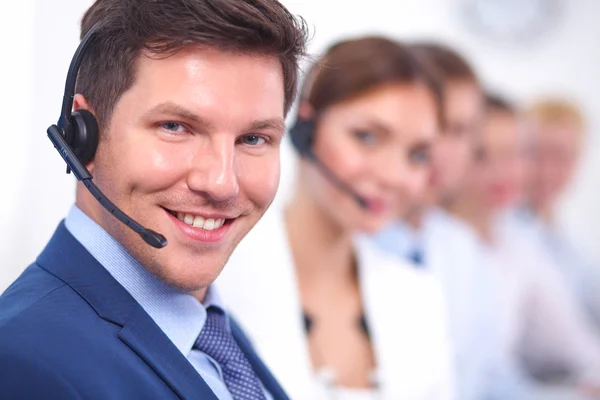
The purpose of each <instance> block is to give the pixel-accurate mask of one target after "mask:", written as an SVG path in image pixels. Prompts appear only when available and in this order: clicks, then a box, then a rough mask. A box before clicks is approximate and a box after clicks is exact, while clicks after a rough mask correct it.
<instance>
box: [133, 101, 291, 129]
mask: <svg viewBox="0 0 600 400" xmlns="http://www.w3.org/2000/svg"><path fill="white" fill-rule="evenodd" d="M154 114H165V115H170V116H173V117H177V118H181V119H183V120H186V121H189V122H193V123H195V124H198V125H202V126H203V127H205V128H208V129H210V128H212V127H213V125H212V124H211V123H210V122H208V121H206V120H205V119H203V118H202V117H200V116H199V115H198V114H196V113H194V112H193V111H191V110H189V109H187V108H185V107H183V106H181V105H179V104H176V103H173V102H170V101H169V102H165V103H160V104H158V105H156V106H154V107H152V108H151V109H150V110H149V111H147V112H146V113H145V114H144V117H145V118H146V119H150V118H152V117H153V116H154ZM265 129H273V130H276V131H278V132H282V133H283V132H284V131H285V122H284V120H283V118H280V117H275V118H268V119H264V120H255V121H253V122H252V123H251V124H250V125H249V126H248V130H250V131H252V130H265Z"/></svg>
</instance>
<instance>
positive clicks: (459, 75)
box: [411, 42, 479, 85]
mask: <svg viewBox="0 0 600 400" xmlns="http://www.w3.org/2000/svg"><path fill="white" fill-rule="evenodd" d="M411 47H412V49H413V51H414V52H415V54H417V56H418V57H419V58H421V59H422V60H424V61H425V62H427V63H429V64H431V66H432V68H435V70H436V72H437V74H438V75H439V77H440V79H441V80H442V81H443V82H444V84H446V83H448V82H449V81H466V82H471V83H474V84H476V85H479V79H478V77H477V73H476V72H475V69H474V68H473V66H472V65H471V64H470V63H469V62H468V61H467V60H466V59H465V57H463V56H462V55H461V54H459V53H458V52H457V51H456V50H453V49H452V48H450V47H449V46H446V45H443V44H440V43H430V42H417V43H413V44H412V46H411Z"/></svg>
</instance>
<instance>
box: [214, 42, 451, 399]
mask: <svg viewBox="0 0 600 400" xmlns="http://www.w3.org/2000/svg"><path fill="white" fill-rule="evenodd" d="M440 119H441V94H440V89H439V85H438V83H437V82H436V80H435V79H434V78H433V75H432V74H431V73H429V72H428V70H427V69H426V68H425V66H424V65H422V64H421V63H419V62H418V61H417V59H416V58H414V57H413V55H412V53H411V52H410V51H409V49H408V48H407V47H405V46H404V45H402V44H399V43H396V42H394V41H392V40H389V39H387V38H384V37H365V38H356V39H352V40H346V41H342V42H338V43H336V44H334V45H333V46H331V47H330V48H329V49H327V50H326V52H325V54H324V55H323V56H322V57H321V58H320V59H318V60H317V61H316V63H315V64H314V66H313V67H312V69H311V70H310V71H309V73H308V75H307V79H306V82H305V85H304V87H303V89H302V90H301V98H300V103H299V107H298V120H297V121H296V125H294V127H293V128H292V130H291V132H290V134H291V136H292V142H293V143H294V144H295V146H296V149H297V150H298V151H299V153H300V155H301V156H302V158H301V161H300V164H299V173H298V176H297V182H296V184H297V186H296V190H295V192H294V193H293V195H292V196H291V198H290V200H289V202H288V203H286V204H285V205H284V206H283V207H282V209H281V210H279V211H278V212H273V213H271V214H270V218H269V220H263V221H262V223H261V224H259V225H258V226H257V227H256V229H253V231H252V232H251V233H250V236H249V237H247V238H246V239H247V240H244V241H243V243H242V244H241V247H239V248H238V249H237V251H236V252H235V254H234V255H233V256H232V258H231V259H230V261H229V263H228V265H227V273H226V274H225V275H222V276H221V277H220V279H219V282H218V283H217V284H218V286H219V288H220V290H222V291H223V292H224V294H225V295H224V297H227V299H228V307H229V309H230V311H231V312H232V314H233V315H235V316H236V317H237V318H239V319H240V320H241V323H242V325H243V326H244V328H245V329H246V330H247V331H248V332H249V335H250V337H251V340H252V341H253V342H254V344H255V345H256V347H257V349H258V351H259V353H260V355H261V356H262V357H263V358H264V359H265V360H266V363H267V365H269V366H270V367H271V368H272V369H273V370H274V371H275V374H276V376H277V378H278V379H280V381H281V382H283V385H284V388H285V389H286V390H287V391H288V392H289V393H290V395H291V397H292V398H295V399H311V400H322V399H365V400H366V399H389V400H396V399H411V400H419V399H423V400H425V399H427V400H436V399H440V400H441V399H444V400H445V399H454V398H457V397H455V396H454V388H453V386H454V383H453V377H452V372H451V364H450V363H451V360H450V348H449V340H448V333H447V331H446V323H447V322H446V316H445V306H444V301H443V298H442V291H441V286H440V283H439V281H438V280H437V278H436V276H435V275H434V274H431V273H430V272H428V271H425V270H421V269H419V268H417V267H415V266H414V265H412V264H410V263H408V262H406V261H403V260H399V259H397V258H392V257H388V256H386V255H385V254H384V253H383V252H380V251H379V250H378V249H376V248H375V247H373V246H372V245H371V243H370V242H369V241H368V240H367V239H366V237H365V234H371V233H373V232H375V231H377V230H379V229H381V228H382V227H384V226H385V225H386V224H388V223H389V222H390V221H392V219H393V218H394V217H395V215H396V212H397V206H398V204H400V203H402V204H404V205H405V207H406V206H407V204H408V199H410V198H413V197H414V196H416V195H418V193H419V192H421V191H422V190H423V188H424V186H425V184H426V180H427V171H428V163H429V148H430V145H431V142H432V141H433V139H434V137H435V136H436V134H437V132H438V130H439V129H440Z"/></svg>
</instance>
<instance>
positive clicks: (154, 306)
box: [65, 205, 270, 400]
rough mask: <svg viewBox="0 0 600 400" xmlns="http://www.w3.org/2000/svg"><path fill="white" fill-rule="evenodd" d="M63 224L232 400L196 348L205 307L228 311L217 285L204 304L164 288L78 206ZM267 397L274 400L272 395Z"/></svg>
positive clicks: (202, 373)
mask: <svg viewBox="0 0 600 400" xmlns="http://www.w3.org/2000/svg"><path fill="white" fill-rule="evenodd" d="M65 225H66V227H67V229H68V230H69V232H70V233H71V234H72V235H73V236H74V237H75V239H77V240H78V241H79V242H80V243H81V244H82V245H83V247H85V249H86V250H87V251H88V252H89V253H90V254H91V255H92V256H93V257H94V258H95V259H96V260H97V261H98V262H99V263H100V264H101V265H102V266H103V267H104V268H106V270H107V271H108V272H109V273H110V274H111V275H112V276H113V278H115V279H116V280H117V282H119V283H120V284H121V285H122V286H123V287H124V288H125V290H127V291H128V292H129V294H131V296H132V297H133V298H134V299H135V300H136V301H137V302H138V303H139V304H140V306H141V307H142V308H143V309H144V310H145V311H146V312H147V313H148V315H150V317H151V318H152V319H153V320H154V322H156V324H157V325H158V326H159V327H160V329H161V330H162V331H163V332H164V333H165V334H166V335H167V337H168V338H169V339H170V340H171V341H172V342H173V344H175V346H176V347H177V349H179V351H181V353H182V354H183V355H184V356H185V357H186V358H187V359H188V360H189V362H190V363H191V364H192V365H193V367H194V368H195V369H196V371H198V373H199V374H200V376H202V379H204V381H205V382H206V383H207V384H208V386H209V387H210V388H211V390H212V391H213V392H214V393H215V394H216V395H217V397H218V398H219V399H220V400H233V399H232V396H231V394H230V393H229V390H228V389H227V386H226V385H225V382H224V380H223V375H222V372H221V368H220V367H219V364H218V363H217V362H216V361H214V360H213V359H212V358H211V357H209V356H208V355H206V354H205V353H203V352H201V351H199V350H196V349H192V346H193V345H194V343H195V341H196V339H197V337H198V335H199V334H200V331H201V330H202V327H203V326H204V323H205V321H206V317H207V312H206V308H207V307H209V306H211V305H212V306H216V307H219V308H221V309H223V310H224V307H223V304H222V302H221V300H220V299H219V297H218V294H217V292H216V290H215V288H214V286H210V287H209V289H208V291H207V294H206V298H205V301H204V304H202V303H201V302H200V301H198V300H197V299H196V298H195V297H193V296H191V295H189V294H185V293H181V292H179V291H177V290H175V289H173V288H172V287H170V286H168V285H166V284H164V283H163V282H161V281H159V280H158V279H156V278H155V277H154V276H153V275H151V274H150V273H149V272H148V271H146V269H145V268H144V267H142V265H141V264H140V263H139V262H137V260H135V259H134V258H133V257H132V256H131V255H130V254H129V253H128V252H127V251H126V250H125V248H124V247H123V246H122V245H121V244H120V243H119V242H118V241H117V240H115V239H114V238H113V237H112V236H110V235H109V234H108V233H107V232H106V231H105V230H104V229H103V228H102V227H101V226H100V225H98V224H97V223H96V222H95V221H93V220H92V219H91V218H89V217H88V216H87V215H86V214H85V213H84V212H83V211H81V209H79V208H78V207H77V206H75V205H73V206H72V208H71V210H70V211H69V214H68V215H67V218H66V220H65ZM267 398H268V399H269V398H270V397H269V396H268V393H267Z"/></svg>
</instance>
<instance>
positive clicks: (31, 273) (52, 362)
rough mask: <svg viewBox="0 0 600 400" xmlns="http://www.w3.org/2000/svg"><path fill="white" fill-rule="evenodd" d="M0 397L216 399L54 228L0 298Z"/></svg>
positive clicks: (274, 390)
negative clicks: (29, 262) (31, 261)
mask: <svg viewBox="0 0 600 400" xmlns="http://www.w3.org/2000/svg"><path fill="white" fill-rule="evenodd" d="M232 330H233V334H234V337H235V339H236V341H237V342H238V344H239V346H240V347H241V349H242V351H243V352H244V353H245V355H246V356H247V358H248V360H249V361H250V363H251V364H252V367H253V368H254V370H255V372H256V374H257V375H258V376H259V378H260V380H261V381H262V383H263V385H264V386H265V388H266V389H267V390H268V391H269V392H270V393H271V395H272V396H273V398H274V399H275V400H287V399H288V397H287V396H286V394H285V393H284V391H283V389H282V388H281V387H280V385H279V384H278V383H277V381H276V380H275V378H274V377H273V376H272V374H271V373H270V372H269V370H268V369H267V368H266V366H265V365H264V364H263V363H262V362H261V360H260V358H259V357H258V356H257V354H256V353H255V352H254V350H253V349H252V346H251V344H250V342H249V341H248V339H247V338H246V337H245V336H244V333H243V332H242V330H241V329H240V327H239V326H238V325H237V324H236V323H235V321H233V320H232ZM0 397H1V398H3V399H4V398H5V399H11V400H18V399H103V400H108V399H127V400H131V399H176V398H179V399H202V400H217V397H216V395H215V394H214V393H213V392H212V391H211V390H210V388H209V387H208V385H207V384H206V383H205V382H204V380H203V379H202V377H201V376H200V374H198V372H197V371H196V370H195V369H194V367H193V366H192V365H191V364H190V362H189V361H188V360H187V359H186V358H185V356H184V355H183V354H181V352H180V351H179V350H178V349H177V347H175V345H174V344H173V343H172V342H171V341H170V340H169V339H168V337H167V336H166V335H165V334H164V333H163V332H162V331H161V330H160V328H159V327H158V325H156V323H155V322H154V321H153V320H152V318H151V317H150V316H149V315H148V314H147V313H146V312H145V311H144V310H143V309H142V308H141V306H140V305H139V304H138V303H137V302H136V301H135V300H134V299H133V297H131V295H130V294H129V293H128V292H127V291H126V290H125V289H124V288H123V287H122V286H121V285H120V284H119V283H118V282H117V281H116V280H115V279H114V278H113V277H112V276H111V275H110V274H109V273H108V272H107V271H106V269H104V267H102V265H100V264H99V263H98V262H97V261H96V260H95V259H94V258H93V257H92V256H91V255H90V254H89V253H88V252H87V250H85V248H84V247H83V246H82V245H81V244H80V243H79V242H78V241H77V240H76V239H75V238H74V237H73V236H72V235H71V234H70V233H69V231H68V230H67V229H66V227H65V226H64V221H63V222H61V224H60V225H59V226H58V228H57V230H56V232H55V233H54V235H53V236H52V239H51V240H50V242H49V243H48V245H47V246H46V248H45V249H44V250H43V251H42V253H41V254H40V256H39V257H38V259H37V260H36V262H35V263H33V264H32V265H30V266H29V267H28V268H27V269H26V270H25V271H24V272H23V274H22V275H21V276H20V277H19V278H18V279H17V280H16V281H15V282H14V283H13V284H12V285H11V286H10V287H9V288H8V289H7V290H6V291H5V292H4V293H3V294H2V296H0Z"/></svg>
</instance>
